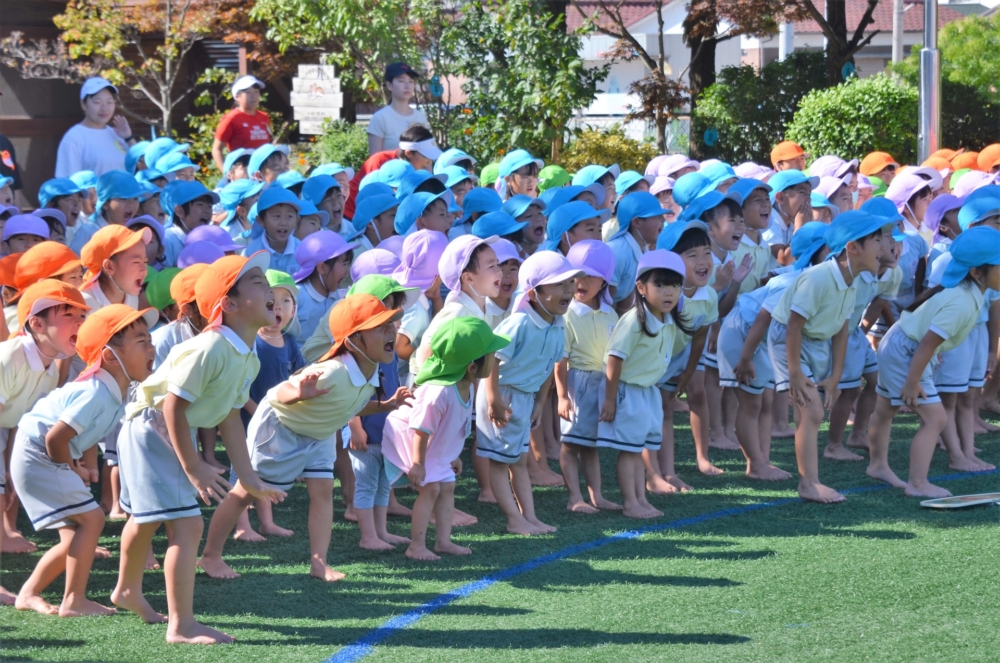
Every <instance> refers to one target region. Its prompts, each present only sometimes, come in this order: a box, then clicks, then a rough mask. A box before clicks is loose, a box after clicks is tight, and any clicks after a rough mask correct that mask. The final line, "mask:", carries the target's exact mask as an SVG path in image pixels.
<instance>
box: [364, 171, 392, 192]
mask: <svg viewBox="0 0 1000 663" xmlns="http://www.w3.org/2000/svg"><path fill="white" fill-rule="evenodd" d="M372 184H382V175H380V174H379V171H377V170H376V171H375V172H373V173H368V174H367V175H365V176H364V177H362V178H361V181H360V182H358V191H363V190H364V189H367V188H368V187H370V186H371V185H372ZM386 186H389V185H388V184H386ZM389 188H392V187H389Z"/></svg>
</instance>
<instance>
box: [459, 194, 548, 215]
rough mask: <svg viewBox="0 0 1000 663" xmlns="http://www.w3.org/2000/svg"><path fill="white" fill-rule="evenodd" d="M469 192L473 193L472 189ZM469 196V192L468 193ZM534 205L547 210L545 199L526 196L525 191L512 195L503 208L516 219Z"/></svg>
mask: <svg viewBox="0 0 1000 663" xmlns="http://www.w3.org/2000/svg"><path fill="white" fill-rule="evenodd" d="M469 193H472V192H471V191H470V192H469ZM466 198H468V194H466ZM532 205H535V206H537V207H538V209H540V210H542V211H543V212H544V211H545V201H544V200H542V199H541V198H532V197H531V196H526V195H524V194H523V193H519V194H517V195H516V196H511V197H510V198H508V199H507V202H505V203H504V204H503V207H501V208H500V209H502V210H503V211H504V212H507V214H510V215H511V216H512V217H514V218H515V219H516V218H518V217H520V216H521V215H522V214H524V213H525V212H527V211H528V208H529V207H531V206H532Z"/></svg>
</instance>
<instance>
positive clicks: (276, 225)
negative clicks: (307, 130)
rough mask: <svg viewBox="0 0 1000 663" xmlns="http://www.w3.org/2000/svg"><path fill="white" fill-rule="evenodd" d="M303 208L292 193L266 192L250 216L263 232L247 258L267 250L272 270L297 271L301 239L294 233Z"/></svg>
mask: <svg viewBox="0 0 1000 663" xmlns="http://www.w3.org/2000/svg"><path fill="white" fill-rule="evenodd" d="M258 149H264V148H258ZM279 154H280V153H279ZM301 209H302V205H301V204H300V203H299V199H298V198H296V197H295V194H294V193H292V192H291V191H288V190H287V189H282V188H281V187H271V188H270V189H265V190H264V192H263V193H262V194H260V198H258V199H257V202H256V203H255V204H254V208H253V210H251V211H250V216H251V217H252V218H253V219H255V220H256V223H257V227H258V228H260V229H262V230H263V232H262V233H260V235H259V236H254V238H253V239H251V240H250V242H249V243H248V244H247V248H245V249H244V250H243V255H244V256H250V255H253V254H254V253H256V252H257V251H261V250H264V251H267V253H268V254H269V255H270V257H271V269H279V270H281V271H283V272H285V273H286V274H294V273H295V272H297V271H298V269H299V264H298V262H297V261H296V260H295V250H296V249H297V248H298V247H299V240H298V239H296V238H295V236H294V235H293V234H292V233H294V232H295V227H296V226H297V225H298V223H299V211H300V210H301Z"/></svg>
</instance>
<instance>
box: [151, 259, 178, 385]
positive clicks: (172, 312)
mask: <svg viewBox="0 0 1000 663" xmlns="http://www.w3.org/2000/svg"><path fill="white" fill-rule="evenodd" d="M180 273H181V269H180V268H178V267H164V268H163V269H161V270H160V271H158V272H156V271H148V272H146V289H145V291H144V292H145V294H146V300H147V301H148V302H149V305H150V306H152V307H153V308H155V309H156V310H158V311H159V312H160V320H159V322H158V323H157V325H156V326H155V327H154V328H153V334H155V333H156V332H157V331H158V330H160V329H163V328H164V327H166V326H167V325H168V324H170V322H172V321H174V320H176V319H177V318H178V317H179V316H180V308H178V306H177V302H176V301H175V300H174V298H173V297H172V296H171V294H170V286H171V285H173V283H174V278H176V276H177V275H178V274H180ZM151 336H152V334H151ZM154 345H155V343H154ZM153 369H154V370H155V369H156V367H155V366H154V367H153Z"/></svg>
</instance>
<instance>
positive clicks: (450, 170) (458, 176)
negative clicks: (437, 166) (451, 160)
mask: <svg viewBox="0 0 1000 663" xmlns="http://www.w3.org/2000/svg"><path fill="white" fill-rule="evenodd" d="M434 174H435V175H445V176H446V177H447V178H448V179H447V180H446V181H445V183H444V185H445V186H446V187H448V188H449V189H450V188H451V187H453V186H455V185H456V184H461V183H462V182H464V181H465V180H469V181H470V182H472V183H475V182H477V181H478V180H479V178H478V177H476V176H475V175H473V174H472V173H470V172H469V171H467V170H466V169H465V168H462V167H461V166H448V167H447V168H445V169H444V170H442V171H441V172H440V173H438V172H435V173H434Z"/></svg>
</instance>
